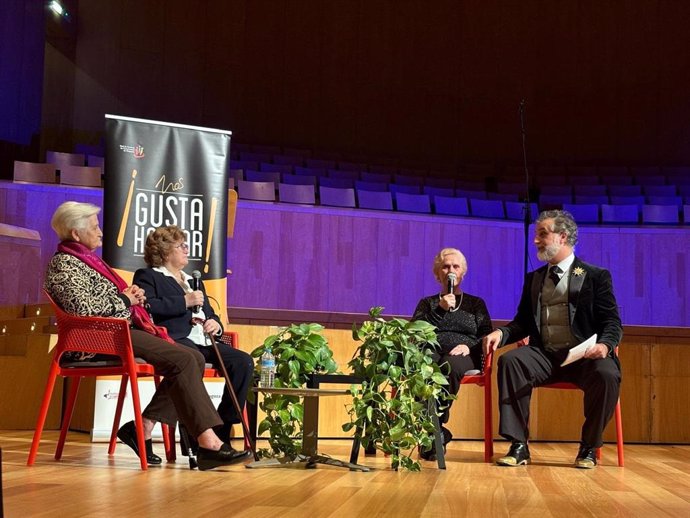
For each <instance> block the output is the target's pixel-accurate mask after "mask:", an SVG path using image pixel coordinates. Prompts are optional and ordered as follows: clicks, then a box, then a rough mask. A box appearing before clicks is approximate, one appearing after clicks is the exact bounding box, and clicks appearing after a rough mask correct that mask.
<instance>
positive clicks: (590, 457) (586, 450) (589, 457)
mask: <svg viewBox="0 0 690 518" xmlns="http://www.w3.org/2000/svg"><path fill="white" fill-rule="evenodd" d="M596 465H597V450H596V448H590V447H589V446H586V445H584V444H580V450H579V451H578V452H577V457H576V458H575V467H576V468H580V469H592V468H594V467H595V466H596Z"/></svg>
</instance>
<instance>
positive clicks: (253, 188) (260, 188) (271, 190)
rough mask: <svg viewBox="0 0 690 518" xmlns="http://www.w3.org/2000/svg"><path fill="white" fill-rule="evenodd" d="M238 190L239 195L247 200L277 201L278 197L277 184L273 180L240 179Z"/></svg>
mask: <svg viewBox="0 0 690 518" xmlns="http://www.w3.org/2000/svg"><path fill="white" fill-rule="evenodd" d="M237 191H238V195H239V197H240V198H242V199H245V200H257V201H275V199H276V185H275V184H274V183H273V182H250V181H246V180H240V181H239V182H237Z"/></svg>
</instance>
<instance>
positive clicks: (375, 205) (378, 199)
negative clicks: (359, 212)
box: [357, 189, 393, 210]
mask: <svg viewBox="0 0 690 518" xmlns="http://www.w3.org/2000/svg"><path fill="white" fill-rule="evenodd" d="M357 206H358V207H359V208H360V209H374V210H393V197H392V195H391V193H390V192H389V191H366V190H362V189H357Z"/></svg>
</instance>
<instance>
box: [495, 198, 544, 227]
mask: <svg viewBox="0 0 690 518" xmlns="http://www.w3.org/2000/svg"><path fill="white" fill-rule="evenodd" d="M503 205H504V207H505V210H506V219H513V220H517V221H524V220H525V203H524V202H522V201H504V202H503ZM529 211H530V223H531V222H532V221H534V220H535V219H536V217H537V216H538V215H539V209H538V208H537V204H536V203H530V204H529Z"/></svg>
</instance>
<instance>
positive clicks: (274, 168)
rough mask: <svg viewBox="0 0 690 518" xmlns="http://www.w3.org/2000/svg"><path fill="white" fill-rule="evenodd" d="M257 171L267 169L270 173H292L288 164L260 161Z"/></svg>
mask: <svg viewBox="0 0 690 518" xmlns="http://www.w3.org/2000/svg"><path fill="white" fill-rule="evenodd" d="M259 171H267V172H270V173H281V174H292V166H291V165H290V164H272V163H270V162H260V163H259Z"/></svg>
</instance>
